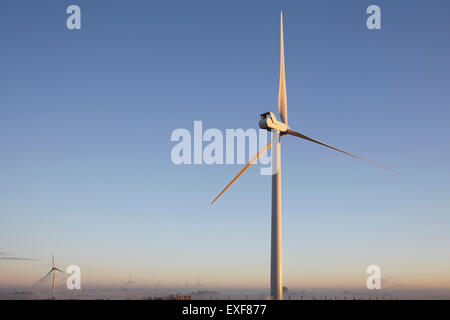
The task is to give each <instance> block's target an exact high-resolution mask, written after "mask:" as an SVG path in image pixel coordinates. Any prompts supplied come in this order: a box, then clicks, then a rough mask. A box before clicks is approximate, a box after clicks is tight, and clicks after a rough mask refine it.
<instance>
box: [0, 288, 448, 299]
mask: <svg viewBox="0 0 450 320" xmlns="http://www.w3.org/2000/svg"><path fill="white" fill-rule="evenodd" d="M177 294H183V295H190V296H192V299H207V300H209V299H211V296H212V299H222V300H227V299H229V296H230V298H231V299H236V300H237V299H245V298H246V296H248V299H249V300H254V299H262V298H264V299H267V296H268V294H269V292H268V290H267V289H266V290H265V289H224V288H205V287H195V288H189V287H188V288H139V287H132V288H120V287H118V288H103V287H100V286H97V287H85V288H82V289H81V290H68V289H67V288H66V287H65V286H58V287H57V288H56V290H55V297H56V298H57V299H77V300H83V299H89V300H93V299H111V300H125V299H132V300H142V299H154V298H163V299H167V297H169V296H175V295H177ZM50 295H51V289H50V287H47V288H45V287H36V286H32V287H21V288H0V300H34V299H48V298H49V297H50ZM289 297H290V299H292V300H300V299H302V297H303V299H304V300H312V299H320V300H323V299H338V300H343V299H347V300H353V299H366V300H367V299H372V300H376V299H379V300H380V299H381V300H382V299H385V300H390V299H394V300H395V299H445V300H449V299H450V289H427V290H422V289H417V290H411V289H409V290H404V289H382V290H367V289H347V290H346V289H305V290H303V289H291V290H289V292H286V293H285V299H286V300H287V299H289Z"/></svg>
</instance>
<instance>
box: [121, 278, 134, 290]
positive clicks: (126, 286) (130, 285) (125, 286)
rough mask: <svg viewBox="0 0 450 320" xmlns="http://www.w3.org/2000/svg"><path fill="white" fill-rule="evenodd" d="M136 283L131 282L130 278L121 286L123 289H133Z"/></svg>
mask: <svg viewBox="0 0 450 320" xmlns="http://www.w3.org/2000/svg"><path fill="white" fill-rule="evenodd" d="M135 284H136V283H135V282H134V281H133V280H131V276H130V277H129V278H128V282H127V283H125V284H124V285H123V287H122V288H123V289H128V288H131V287H133V286H134V285H135Z"/></svg>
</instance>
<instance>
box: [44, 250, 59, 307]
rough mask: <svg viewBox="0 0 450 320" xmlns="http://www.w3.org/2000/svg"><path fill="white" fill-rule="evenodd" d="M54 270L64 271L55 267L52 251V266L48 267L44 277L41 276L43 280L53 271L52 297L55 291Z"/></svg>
mask: <svg viewBox="0 0 450 320" xmlns="http://www.w3.org/2000/svg"><path fill="white" fill-rule="evenodd" d="M56 271H59V272H62V273H64V271H62V270H61V269H58V268H57V267H55V256H54V255H53V253H52V268H51V269H50V271H49V273H47V274H46V275H45V277H43V278H41V280H44V279H45V278H47V277H48V276H49V275H50V274H51V273H52V272H53V283H52V299H53V297H54V293H55V277H56Z"/></svg>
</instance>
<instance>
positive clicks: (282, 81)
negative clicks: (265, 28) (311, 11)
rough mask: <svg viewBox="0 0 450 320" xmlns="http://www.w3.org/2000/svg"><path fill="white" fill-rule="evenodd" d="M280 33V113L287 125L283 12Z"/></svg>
mask: <svg viewBox="0 0 450 320" xmlns="http://www.w3.org/2000/svg"><path fill="white" fill-rule="evenodd" d="M280 27H281V32H280V88H279V91H278V113H279V114H280V118H281V121H282V122H284V123H286V124H287V120H288V119H287V97H286V74H285V67H284V39H283V12H281V25H280Z"/></svg>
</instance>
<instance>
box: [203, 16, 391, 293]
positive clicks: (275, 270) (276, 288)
mask: <svg viewBox="0 0 450 320" xmlns="http://www.w3.org/2000/svg"><path fill="white" fill-rule="evenodd" d="M280 27H281V31H280V85H279V91H278V113H279V115H280V118H281V121H278V120H277V119H276V117H275V115H274V114H273V113H272V112H266V113H264V114H261V120H260V121H259V126H260V128H261V129H265V130H268V131H272V132H273V139H272V141H271V142H269V144H268V145H267V146H265V147H264V148H263V149H262V150H260V151H259V152H258V153H257V154H256V155H255V156H254V157H253V158H252V159H251V160H250V162H249V163H248V164H247V165H246V166H245V167H244V168H243V169H242V170H241V171H240V172H239V173H238V174H237V175H236V176H235V177H234V178H233V180H231V181H230V183H228V185H227V186H226V187H225V188H224V189H223V190H222V191H221V192H220V193H219V195H218V196H217V197H216V198H215V199H214V200H213V201H212V202H211V205H212V204H213V203H214V202H216V200H217V199H218V198H219V197H220V196H221V195H222V194H223V193H224V192H225V191H226V190H227V189H228V188H229V187H230V186H231V185H232V184H233V183H234V182H235V181H236V180H237V179H238V178H239V177H240V176H241V175H242V174H243V173H244V172H245V171H246V170H247V169H248V168H249V167H250V166H251V165H253V164H254V163H255V162H256V160H258V158H259V157H260V156H261V155H262V154H263V153H264V152H266V151H267V150H268V149H269V148H270V147H271V146H272V143H274V150H273V151H272V159H273V164H272V166H273V169H272V232H271V263H270V295H271V297H272V299H276V300H282V299H283V291H282V288H283V285H282V264H281V137H282V136H285V135H291V136H295V137H298V138H301V139H304V140H307V141H310V142H314V143H317V144H320V145H322V146H325V147H327V148H330V149H333V150H336V151H339V152H342V153H345V154H347V155H349V156H352V157H355V158H358V159H360V160H363V161H366V162H368V163H371V164H374V165H377V166H380V167H383V168H385V169H388V170H391V171H394V172H396V171H395V170H392V169H390V168H388V167H386V166H384V165H381V164H379V163H376V162H373V161H370V160H367V159H364V158H362V157H360V156H357V155H355V154H352V153H349V152H347V151H344V150H341V149H338V148H336V147H333V146H331V145H329V144H326V143H324V142H321V141H318V140H315V139H313V138H310V137H308V136H306V135H304V134H302V133H299V132H296V131H294V130H292V129H291V128H290V127H289V126H288V121H287V98H286V76H285V66H284V40H283V12H281V22H280Z"/></svg>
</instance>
